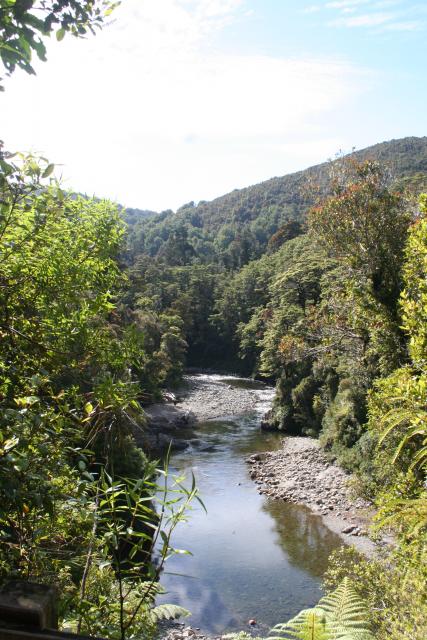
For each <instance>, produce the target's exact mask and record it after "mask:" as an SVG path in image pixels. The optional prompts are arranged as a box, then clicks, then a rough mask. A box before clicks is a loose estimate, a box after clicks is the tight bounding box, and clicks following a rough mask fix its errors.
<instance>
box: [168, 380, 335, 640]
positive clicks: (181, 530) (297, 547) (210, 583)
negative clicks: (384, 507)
mask: <svg viewBox="0 0 427 640" xmlns="http://www.w3.org/2000/svg"><path fill="white" fill-rule="evenodd" d="M187 382H188V388H189V391H188V392H187V397H184V398H183V399H182V402H181V403H180V404H181V405H182V407H183V408H184V409H187V410H191V411H192V413H193V414H195V417H196V418H197V419H198V421H197V422H195V424H193V425H191V426H190V425H189V426H187V427H184V428H181V429H179V430H178V431H175V432H174V436H173V437H174V439H175V440H179V439H182V440H185V441H186V442H188V443H189V446H188V447H187V449H185V450H184V451H179V452H176V453H174V454H173V455H172V458H171V467H172V469H173V470H174V471H176V472H177V473H184V474H185V475H186V476H187V478H191V474H192V473H193V474H194V476H195V478H196V482H197V486H198V488H199V491H200V495H201V498H202V499H203V502H204V504H205V506H206V509H207V513H205V512H204V510H203V509H202V508H201V507H199V506H198V505H194V508H193V511H192V512H191V514H190V517H189V521H188V522H187V523H183V524H181V525H180V526H179V527H178V528H177V530H176V532H175V536H174V540H173V544H174V546H176V547H177V548H183V549H187V550H188V551H190V552H191V554H192V555H191V556H181V555H179V556H174V557H172V558H171V559H170V560H169V561H168V562H167V564H166V568H165V571H164V572H163V574H162V579H161V582H162V584H163V586H164V587H165V588H166V590H167V594H165V595H164V596H162V598H161V601H163V602H170V603H176V604H179V605H181V606H183V607H185V608H187V609H189V610H190V611H191V613H192V616H191V618H189V619H188V622H189V624H191V626H192V627H194V628H200V629H201V630H202V632H204V633H208V634H221V633H224V632H226V631H233V630H238V629H248V628H249V627H248V622H249V620H256V623H257V624H256V627H255V628H254V630H255V632H256V633H257V634H259V635H263V634H264V635H265V633H266V632H267V631H268V630H269V629H270V628H271V626H273V625H274V624H275V623H277V622H281V621H284V620H287V619H289V618H290V617H292V616H294V615H295V614H296V613H297V612H298V611H300V610H301V609H303V608H306V607H310V606H313V605H314V604H315V603H316V602H317V601H318V600H319V598H320V596H321V590H320V584H321V577H322V575H323V573H324V571H325V569H326V566H327V559H328V557H329V555H330V553H331V552H332V551H333V550H334V549H336V548H338V547H340V546H341V545H342V540H341V538H340V537H339V536H338V535H337V534H335V533H333V532H332V531H331V530H330V529H328V528H327V527H326V526H325V524H324V523H323V521H322V518H321V517H320V516H319V515H316V514H313V513H312V512H311V511H310V510H309V509H308V508H307V507H305V506H301V505H296V504H290V503H286V502H283V501H274V500H271V499H270V498H268V497H267V496H264V495H261V494H260V493H259V489H258V488H257V485H256V484H254V482H253V481H252V480H251V479H250V476H249V473H250V469H249V468H248V465H247V464H246V463H245V459H246V458H247V457H248V456H249V455H251V454H253V453H254V452H260V451H274V450H277V449H279V447H280V446H281V436H280V435H279V434H275V433H265V432H262V431H261V430H260V420H261V417H262V415H263V414H264V413H265V412H266V411H267V410H268V408H269V406H270V404H271V401H272V399H273V394H274V390H273V389H272V388H271V387H267V386H266V385H263V384H262V383H258V382H254V381H251V380H246V379H242V378H237V377H231V376H220V375H207V374H200V375H198V376H197V375H196V376H190V377H188V378H187ZM203 389H204V391H203ZM233 390H235V391H236V394H235V395H236V402H233V401H232V398H233ZM242 392H244V393H243V394H242ZM197 394H198V395H197ZM184 395H185V394H184ZM237 398H238V400H237ZM243 398H245V400H243ZM195 399H196V400H197V402H195V401H194V400H195ZM222 400H223V401H222ZM212 403H213V404H214V405H215V406H213V405H212ZM208 405H210V412H211V413H210V414H209V413H207V411H206V410H207V406H208ZM198 407H199V409H200V412H199V414H198V415H197V408H198ZM221 407H223V408H224V409H223V411H224V412H223V413H222V411H221ZM212 411H214V415H215V417H214V418H213V419H206V417H207V416H208V415H212Z"/></svg>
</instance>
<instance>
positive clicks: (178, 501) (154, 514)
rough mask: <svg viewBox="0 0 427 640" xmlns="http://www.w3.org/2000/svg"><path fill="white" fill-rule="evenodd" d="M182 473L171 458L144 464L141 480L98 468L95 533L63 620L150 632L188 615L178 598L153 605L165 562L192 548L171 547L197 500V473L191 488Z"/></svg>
mask: <svg viewBox="0 0 427 640" xmlns="http://www.w3.org/2000/svg"><path fill="white" fill-rule="evenodd" d="M159 476H160V478H161V481H160V482H158V481H157V477H159ZM182 480H183V478H181V477H173V476H171V475H170V473H169V470H168V461H167V460H166V462H165V466H164V468H163V469H158V468H157V467H156V463H150V464H147V465H146V467H145V470H144V473H143V475H142V477H140V478H138V479H137V480H132V479H125V478H119V479H117V480H114V479H113V478H112V477H111V476H109V475H108V474H107V473H106V472H105V470H103V469H101V472H100V474H99V478H98V479H96V480H95V479H94V480H93V481H92V482H89V483H88V484H87V489H86V495H90V494H91V493H92V494H94V495H95V501H94V504H95V508H94V511H93V526H92V538H91V540H90V543H89V546H88V550H87V555H86V563H85V569H84V572H83V577H82V580H81V585H80V591H79V594H78V597H77V598H75V601H74V602H73V604H72V605H71V615H68V620H67V622H66V626H68V627H69V628H71V629H73V630H76V631H77V633H81V632H84V633H89V634H91V635H94V634H96V635H103V636H107V637H110V638H120V639H121V640H123V639H124V638H126V637H134V636H135V635H137V634H138V635H141V634H143V635H144V636H149V637H151V636H152V635H153V633H154V630H155V625H156V623H157V622H158V621H159V620H164V619H173V618H176V617H180V616H187V615H189V612H188V611H186V610H185V609H183V608H182V607H178V606H175V605H158V606H155V599H156V596H157V595H158V594H159V593H163V590H162V588H161V586H160V585H159V582H158V581H159V577H160V575H161V572H162V570H163V568H164V565H165V563H166V562H167V560H168V559H169V558H170V557H171V556H172V555H174V554H177V553H179V554H184V553H188V552H187V551H184V550H182V549H174V548H173V547H172V545H171V536H172V534H173V531H174V529H175V528H176V526H177V525H178V524H180V523H181V522H183V521H185V520H186V518H187V513H188V510H189V508H190V504H191V502H192V500H194V499H198V500H199V501H200V499H199V498H198V495H197V489H196V486H195V483H194V478H193V483H192V485H191V488H190V489H187V488H186V487H185V486H184V485H183V484H182ZM201 504H202V503H201ZM202 506H203V505H202ZM73 614H74V617H73Z"/></svg>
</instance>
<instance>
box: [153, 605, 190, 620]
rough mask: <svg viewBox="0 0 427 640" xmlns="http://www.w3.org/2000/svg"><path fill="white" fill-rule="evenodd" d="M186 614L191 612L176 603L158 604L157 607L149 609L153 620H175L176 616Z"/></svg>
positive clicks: (184, 616)
mask: <svg viewBox="0 0 427 640" xmlns="http://www.w3.org/2000/svg"><path fill="white" fill-rule="evenodd" d="M187 616H191V613H190V612H189V611H188V610H187V609H184V607H179V606H178V605H177V604H159V605H158V606H157V607H153V609H150V618H151V620H152V621H153V622H159V620H175V619H176V618H186V617H187Z"/></svg>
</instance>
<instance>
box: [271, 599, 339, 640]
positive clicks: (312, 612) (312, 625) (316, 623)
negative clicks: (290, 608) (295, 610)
mask: <svg viewBox="0 0 427 640" xmlns="http://www.w3.org/2000/svg"><path fill="white" fill-rule="evenodd" d="M269 639H270V640H291V639H292V640H333V636H332V635H331V634H330V632H329V631H328V629H327V619H326V614H325V611H323V609H319V608H318V607H315V608H314V609H304V610H303V611H300V613H299V614H298V615H297V616H295V618H292V620H289V622H285V623H281V624H276V626H275V627H273V629H272V630H271V632H270V635H269Z"/></svg>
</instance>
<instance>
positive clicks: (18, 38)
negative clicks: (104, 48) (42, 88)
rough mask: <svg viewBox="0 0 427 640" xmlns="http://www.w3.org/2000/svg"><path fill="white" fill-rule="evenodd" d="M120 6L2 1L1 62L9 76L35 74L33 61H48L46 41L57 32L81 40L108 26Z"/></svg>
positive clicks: (90, 0) (104, 1)
mask: <svg viewBox="0 0 427 640" xmlns="http://www.w3.org/2000/svg"><path fill="white" fill-rule="evenodd" d="M118 4H120V3H119V2H113V1H112V0H0V59H1V61H2V63H3V66H4V67H5V69H6V71H7V74H8V75H11V74H12V73H13V72H14V71H15V69H16V68H17V67H18V68H20V69H23V70H24V71H26V72H27V73H31V74H34V73H35V71H34V68H33V66H32V57H33V55H34V54H36V55H37V56H38V58H39V59H40V60H43V61H45V60H46V46H45V44H44V40H45V39H46V38H47V37H49V36H50V34H51V33H53V32H56V38H57V40H62V39H63V37H64V36H65V34H66V33H70V34H72V35H73V36H76V37H78V38H81V37H84V36H85V35H86V34H87V33H88V32H90V33H95V30H96V29H99V28H101V27H102V26H103V25H104V24H105V20H106V18H107V17H108V16H109V15H110V14H111V12H112V11H113V10H114V8H115V7H116V6H117V5H118Z"/></svg>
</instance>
